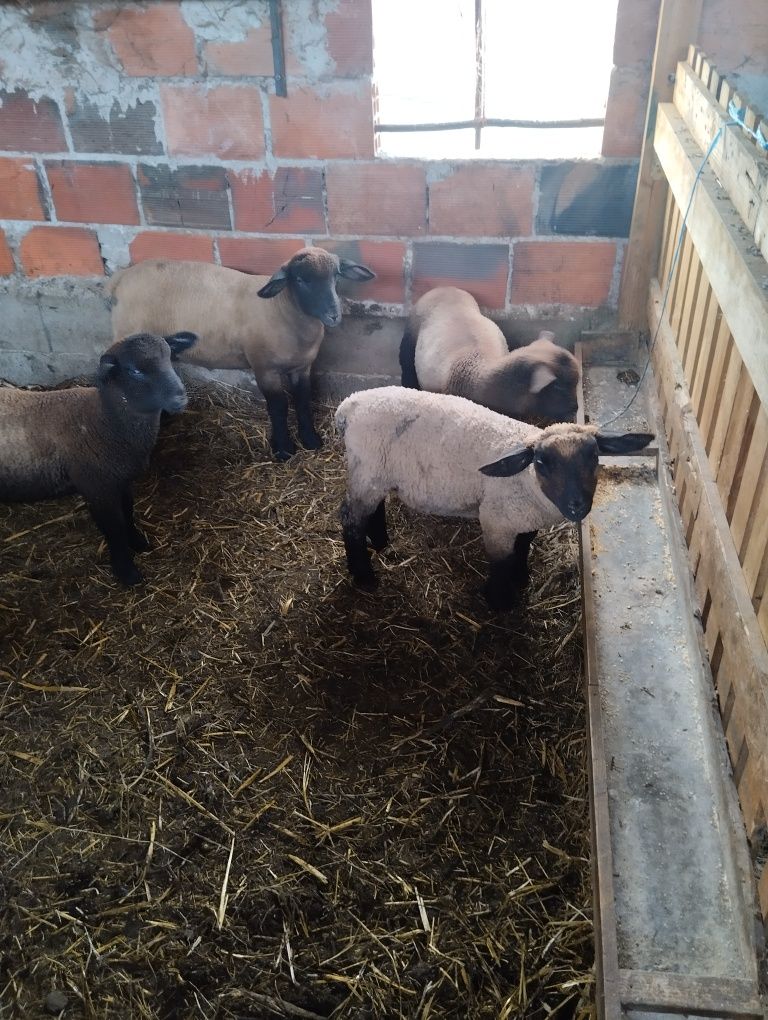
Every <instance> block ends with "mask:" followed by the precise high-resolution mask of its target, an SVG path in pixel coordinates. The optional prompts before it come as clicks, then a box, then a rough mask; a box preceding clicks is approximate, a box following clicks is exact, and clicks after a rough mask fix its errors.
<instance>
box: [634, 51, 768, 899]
mask: <svg viewBox="0 0 768 1020" xmlns="http://www.w3.org/2000/svg"><path fill="white" fill-rule="evenodd" d="M734 98H735V101H736V105H737V106H738V107H739V109H740V110H741V111H743V112H742V113H741V114H740V117H742V118H744V119H745V123H746V124H747V125H748V126H750V127H752V128H753V129H756V128H757V127H758V126H759V124H760V116H759V114H757V113H756V112H755V111H754V110H752V109H751V108H750V107H749V106H748V104H746V103H745V102H744V100H743V98H740V97H738V96H737V95H735V94H734V92H733V90H732V89H731V87H730V86H729V84H728V82H727V81H725V80H723V79H721V77H720V75H719V74H718V73H717V70H716V69H715V68H714V67H712V65H711V64H710V62H709V61H707V59H706V57H705V56H704V55H703V54H701V53H700V52H698V51H696V50H694V49H692V50H691V51H690V53H689V60H688V62H687V63H681V64H680V65H679V66H678V70H677V75H676V84H675V93H674V103H673V104H662V105H660V106H659V109H658V114H657V121H656V129H655V136H654V149H655V152H656V156H657V158H658V160H659V163H660V164H661V168H662V171H663V173H664V176H665V178H666V180H667V182H668V185H669V195H668V199H667V206H666V215H665V220H664V229H663V236H662V244H661V254H660V257H659V264H658V278H657V279H656V280H653V281H652V283H651V292H650V297H649V320H650V329H651V336H652V337H653V336H654V335H655V336H656V340H655V343H654V345H653V348H652V358H653V365H654V374H655V378H656V384H657V392H658V398H659V404H660V408H661V412H662V416H663V419H664V426H665V432H666V437H667V442H668V445H669V451H670V460H671V466H672V471H673V476H674V481H675V488H676V495H677V501H678V505H679V508H680V513H681V517H682V521H683V526H684V530H685V535H686V541H687V544H688V549H689V554H690V562H691V567H692V570H693V574H694V577H695V588H696V593H697V596H698V599H699V610H700V613H701V621H702V625H703V628H704V636H705V643H706V647H707V651H708V654H709V658H710V662H711V666H712V672H713V676H714V678H715V683H716V687H717V694H718V700H719V704H720V710H721V713H722V718H723V725H724V728H725V733H726V738H727V741H728V748H729V753H730V756H731V761H732V763H733V771H734V779H735V782H736V786H737V789H738V793H739V799H740V802H741V807H742V811H743V814H744V818H745V821H746V826H747V834H748V835H749V836H750V839H751V840H752V843H753V847H759V846H760V844H761V842H764V840H765V839H766V813H767V811H768V651H767V650H766V642H767V641H768V262H766V257H768V159H767V158H766V155H765V153H764V152H763V151H762V150H761V149H760V148H759V146H756V145H755V142H754V140H753V138H752V136H751V135H750V134H748V133H746V132H744V131H743V130H742V128H741V127H739V126H738V125H733V124H732V123H731V122H730V117H729V113H728V107H729V102H730V101H731V100H733V99H734ZM718 132H719V134H718ZM716 136H717V141H716V142H715V146H714V148H713V150H712V153H711V156H710V158H709V160H708V163H707V167H706V168H705V169H704V170H703V171H702V173H701V176H700V180H699V182H698V185H697V187H696V191H695V197H694V199H693V202H692V203H691V207H690V211H689V213H688V218H687V222H686V231H685V233H684V237H683V242H682V246H681V248H680V251H679V254H678V257H677V260H676V262H675V261H674V256H675V251H676V249H677V246H678V240H679V237H680V231H681V226H682V221H683V216H684V214H685V210H686V209H687V207H688V202H689V199H690V195H691V191H692V188H693V184H694V180H695V179H696V176H697V171H698V170H699V168H700V166H701V162H702V160H703V158H704V154H705V152H706V151H707V150H708V149H709V147H710V145H711V144H712V142H713V141H714V139H715V137H716ZM673 263H674V264H673ZM670 272H671V274H672V276H671V283H670V286H669V291H668V294H667V298H666V307H665V308H662V305H663V291H664V288H665V284H666V282H667V280H668V278H669V276H670ZM756 863H757V881H758V895H759V900H760V906H761V910H762V913H763V916H764V918H768V867H766V863H765V860H764V859H758V860H757V862H756Z"/></svg>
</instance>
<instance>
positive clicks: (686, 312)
mask: <svg viewBox="0 0 768 1020" xmlns="http://www.w3.org/2000/svg"><path fill="white" fill-rule="evenodd" d="M702 275H703V274H702V269H701V262H700V261H699V258H698V256H697V254H696V249H695V248H694V249H693V251H692V255H691V268H690V270H689V272H688V286H687V288H686V291H685V300H684V306H683V314H682V316H681V317H680V336H679V337H678V342H677V347H678V350H679V351H680V359H681V361H682V362H683V365H686V364H687V363H689V362H692V361H693V359H694V357H695V353H696V352H697V351H698V345H699V342H700V340H701V337H700V336H699V335H698V334H693V330H692V327H693V321H694V318H695V316H696V306H697V305H698V303H699V290H700V287H701V280H702ZM686 378H688V381H689V384H690V376H686Z"/></svg>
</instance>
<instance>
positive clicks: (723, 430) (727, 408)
mask: <svg viewBox="0 0 768 1020" xmlns="http://www.w3.org/2000/svg"><path fill="white" fill-rule="evenodd" d="M743 371H744V362H743V361H742V360H741V358H740V356H739V352H738V351H737V350H736V345H735V344H734V343H733V340H731V347H730V351H729V352H728V364H727V366H726V370H725V374H724V375H723V377H722V379H721V383H720V389H719V390H718V392H717V393H716V394H715V417H714V420H713V422H712V428H711V431H710V435H709V437H708V438H707V443H706V447H707V453H708V454H709V463H710V464H711V466H712V474H713V475H714V476H715V477H717V473H718V471H719V470H720V458H721V457H722V455H723V447H724V446H725V437H726V435H727V434H728V425H729V423H730V420H731V414H732V412H733V405H734V402H735V400H736V393H737V390H738V387H739V379H741V374H742V372H743Z"/></svg>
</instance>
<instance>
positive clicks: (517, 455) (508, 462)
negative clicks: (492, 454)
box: [480, 445, 533, 478]
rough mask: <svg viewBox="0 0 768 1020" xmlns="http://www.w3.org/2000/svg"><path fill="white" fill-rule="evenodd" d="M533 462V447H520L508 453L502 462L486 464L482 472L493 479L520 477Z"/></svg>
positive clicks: (496, 461)
mask: <svg viewBox="0 0 768 1020" xmlns="http://www.w3.org/2000/svg"><path fill="white" fill-rule="evenodd" d="M532 460H533V447H532V446H522V445H521V446H518V447H517V449H515V450H513V451H512V453H508V454H507V455H506V457H502V458H501V460H495V461H494V462H493V463H492V464H486V465H485V466H484V467H481V468H480V470H481V471H482V473H483V474H484V475H490V476H491V478H510V477H511V476H512V475H519V474H520V472H521V471H524V470H525V469H526V468H527V467H528V465H529V464H530V463H531V461H532Z"/></svg>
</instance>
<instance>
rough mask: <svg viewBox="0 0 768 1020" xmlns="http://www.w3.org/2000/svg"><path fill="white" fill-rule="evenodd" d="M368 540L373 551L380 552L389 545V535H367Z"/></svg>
mask: <svg viewBox="0 0 768 1020" xmlns="http://www.w3.org/2000/svg"><path fill="white" fill-rule="evenodd" d="M368 541H369V542H370V543H371V549H373V550H374V551H375V552H381V550H382V549H386V548H387V546H388V545H389V535H375V536H374V535H369V536H368Z"/></svg>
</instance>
